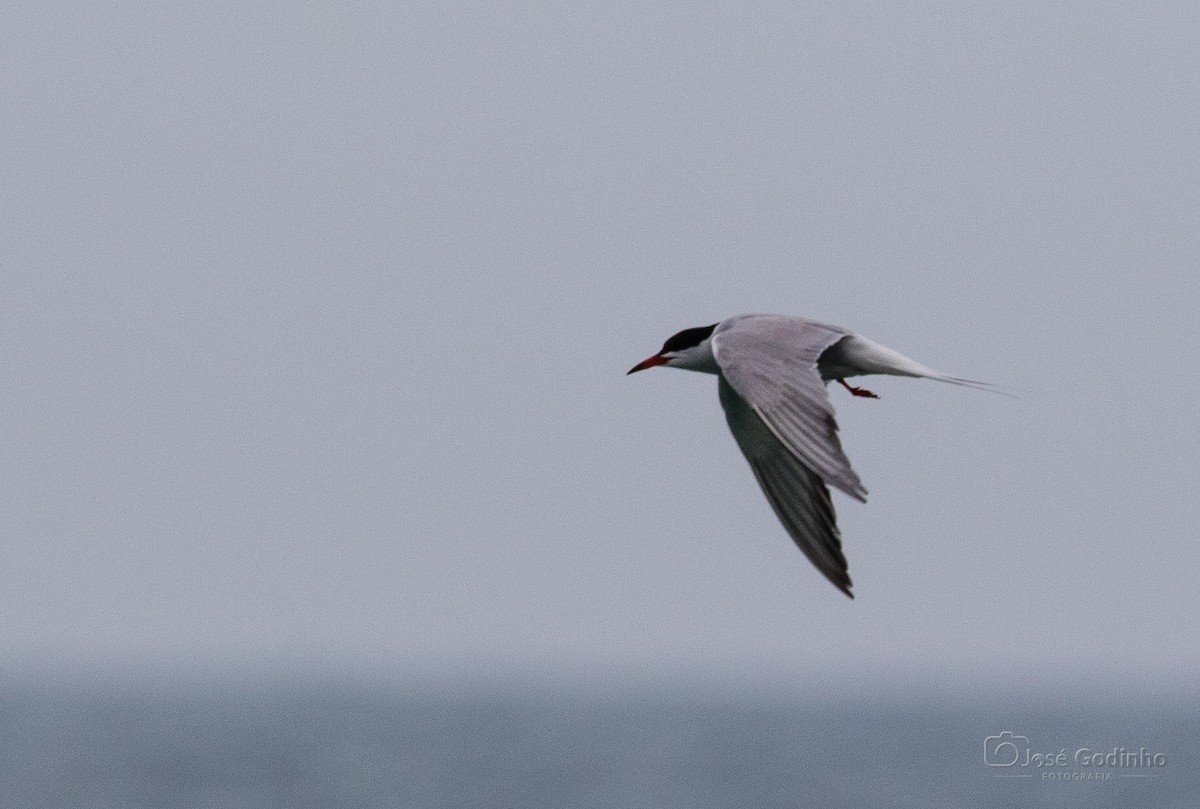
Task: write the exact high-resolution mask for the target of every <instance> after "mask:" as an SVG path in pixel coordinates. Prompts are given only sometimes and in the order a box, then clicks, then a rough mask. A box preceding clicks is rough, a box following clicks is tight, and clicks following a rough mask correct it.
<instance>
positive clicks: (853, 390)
mask: <svg viewBox="0 0 1200 809" xmlns="http://www.w3.org/2000/svg"><path fill="white" fill-rule="evenodd" d="M838 382H840V383H841V384H842V387H843V388H845V389H846V390H848V391H850V392H851V393H853V394H854V395H855V396H865V397H866V398H868V399H878V398H879V394H878V393H871V391H869V390H867V389H866V388H856V387H854V386H853V385H847V384H846V380H844V379H839V380H838Z"/></svg>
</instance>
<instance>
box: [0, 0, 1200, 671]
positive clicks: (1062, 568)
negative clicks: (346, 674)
mask: <svg viewBox="0 0 1200 809" xmlns="http://www.w3.org/2000/svg"><path fill="white" fill-rule="evenodd" d="M1139 9H1141V7H1139ZM1197 30H1200V11H1197V10H1196V7H1193V6H1190V5H1188V4H1182V3H1180V4H1167V5H1163V6H1161V7H1155V8H1154V9H1152V10H1151V9H1150V8H1148V7H1146V8H1145V9H1143V10H1138V11H1136V12H1135V11H1133V10H1131V7H1129V6H1128V5H1127V4H1123V3H1093V2H1088V3H1055V4H1045V3H1002V4H995V3H987V4H969V3H952V4H946V3H901V4H898V3H891V2H877V3H857V4H855V3H837V4H796V3H751V4H745V3H742V4H728V3H722V4H712V5H709V6H697V5H696V4H694V3H657V2H656V3H644V2H626V3H588V4H578V5H572V4H560V3H543V4H520V5H512V4H505V3H493V2H488V3H478V4H446V3H419V4H414V3H394V2H380V3H360V4H351V5H349V6H347V5H346V4H335V5H330V4H318V3H295V2H278V3H262V2H251V3H246V2H237V3H232V2H225V3H205V4H198V5H197V4H192V5H179V4H153V3H132V2H120V3H104V4H78V3H70V4H66V3H63V4H58V3H36V4H35V3H25V4H20V6H19V7H17V8H14V9H12V10H10V11H9V12H8V13H6V15H5V22H4V25H3V26H2V28H0V99H2V103H3V115H2V116H0V172H2V175H0V176H2V182H0V221H2V223H3V234H2V236H0V369H2V374H0V380H2V381H0V386H2V392H3V406H2V407H0V431H2V434H3V441H2V442H0V447H2V448H0V474H2V476H3V479H2V481H0V484H2V485H0V536H2V539H3V543H2V550H0V614H2V615H3V620H2V621H0V655H2V658H0V662H3V664H4V665H6V666H8V667H15V668H18V669H19V668H22V667H28V666H37V667H46V666H49V667H51V668H54V667H57V666H73V667H76V668H78V667H79V666H80V665H82V666H83V667H84V668H85V669H86V668H88V667H92V668H95V669H96V670H100V669H102V668H112V667H117V668H121V667H132V668H135V669H136V668H138V667H142V668H153V667H155V666H160V665H163V666H165V665H185V666H191V665H195V666H214V665H215V666H221V665H256V666H265V667H267V668H270V667H272V666H282V665H286V666H292V667H294V666H296V665H300V666H311V667H313V668H320V667H327V668H328V667H332V668H340V669H343V670H346V671H355V670H360V669H361V670H366V669H372V670H382V671H389V672H393V673H398V674H408V673H412V672H435V673H436V672H439V671H462V670H477V671H480V672H484V673H487V672H509V673H513V672H515V673H518V674H531V675H533V676H546V675H550V676H553V675H555V674H558V673H562V672H568V673H585V672H586V673H590V674H591V675H593V676H596V675H599V676H604V675H605V673H613V674H614V675H615V674H617V673H622V674H624V673H632V674H635V675H638V676H649V677H666V678H671V677H676V676H707V675H711V674H718V675H722V676H724V675H728V676H734V677H737V676H779V677H784V678H788V679H791V680H793V681H804V680H805V679H806V678H811V679H813V680H823V679H830V680H836V679H838V678H842V677H850V676H860V675H862V674H863V673H864V672H867V673H874V674H879V675H881V676H883V677H884V678H885V679H894V680H897V681H908V680H919V679H921V678H926V677H940V678H944V679H948V680H953V679H957V678H965V679H966V680H972V679H974V680H980V681H983V680H996V679H1001V680H1003V679H1005V678H1010V677H1013V678H1015V677H1022V678H1025V679H1027V680H1029V681H1031V682H1032V683H1033V684H1034V685H1048V684H1053V683H1062V682H1067V681H1074V680H1076V679H1077V678H1089V679H1090V678H1101V679H1107V680H1111V681H1116V682H1128V683H1140V682H1150V681H1160V682H1164V683H1173V684H1175V685H1184V686H1189V685H1194V684H1195V678H1196V675H1195V661H1196V660H1197V659H1200V640H1198V633H1197V632H1196V626H1198V625H1200V599H1197V597H1196V592H1195V591H1196V577H1197V568H1198V563H1200V550H1197V516H1198V510H1197V502H1198V495H1200V491H1198V483H1197V480H1198V479H1200V474H1198V473H1200V464H1198V463H1197V455H1198V452H1200V438H1198V430H1197V417H1196V410H1197V407H1196V396H1197V383H1198V381H1200V379H1198V376H1200V375H1198V374H1197V357H1198V356H1200V339H1198V337H1197V325H1198V323H1197V320H1198V318H1197V314H1196V312H1197V302H1198V301H1200V281H1198V280H1197V272H1196V271H1197V268H1198V267H1200V102H1198V101H1197V95H1196V80H1197V76H1200V50H1198V49H1197V47H1196V31H1197ZM753 311H769V312H781V313H786V314H797V315H806V316H810V317H813V318H816V319H820V320H824V321H827V322H832V323H836V324H839V325H842V326H845V327H847V328H851V329H854V330H857V331H860V332H862V333H864V334H866V335H868V336H870V337H872V338H873V339H876V340H878V341H880V342H883V343H884V344H886V345H889V346H891V347H894V348H896V349H898V350H900V351H902V352H904V353H906V354H908V355H910V356H912V357H914V358H915V359H917V360H919V361H921V362H924V363H926V364H928V365H931V366H933V367H936V368H939V369H943V370H946V371H948V372H951V373H954V374H957V375H962V376H967V377H971V378H977V379H986V380H990V381H993V382H998V383H1001V384H1004V385H1007V386H1009V387H1011V388H1014V389H1017V390H1019V391H1020V399H1019V400H1018V401H1013V400H1009V399H1005V398H1002V397H999V396H992V395H989V394H987V393H981V392H977V391H972V390H966V389H961V388H956V387H952V386H947V385H940V384H937V383H933V382H926V381H914V380H903V379H882V380H872V381H871V382H870V383H869V387H871V388H872V389H873V390H875V391H876V392H878V393H880V394H881V395H882V398H881V399H880V400H879V401H871V400H865V399H855V398H852V397H850V396H849V395H848V394H846V393H845V391H842V390H840V389H836V388H835V389H831V396H832V398H833V401H834V405H835V407H836V408H837V413H838V418H839V420H840V422H841V425H842V436H843V441H844V445H845V448H846V450H847V452H848V454H849V456H850V458H851V459H852V461H853V462H854V465H855V467H856V468H857V470H858V471H859V473H860V475H861V476H862V478H863V480H864V482H865V484H866V486H867V488H868V489H869V490H870V492H871V496H870V502H869V503H868V504H867V505H865V506H864V505H860V504H858V503H855V502H853V501H851V500H849V499H848V498H845V497H843V496H842V495H840V494H835V495H834V500H835V503H836V505H837V507H838V511H839V519H840V524H841V527H842V531H843V535H844V546H845V550H846V554H847V557H848V558H849V561H850V572H851V575H852V576H853V578H854V582H855V591H856V595H857V598H856V599H855V600H854V601H850V600H849V599H847V598H845V597H844V596H843V595H841V594H839V593H838V592H837V591H836V590H835V589H834V588H833V587H831V586H830V585H829V584H828V583H827V582H825V581H824V580H823V579H822V578H821V577H820V575H819V574H818V573H817V572H816V571H815V570H814V569H812V567H811V566H810V565H809V564H808V562H807V561H806V560H805V559H804V557H803V556H802V555H801V554H800V553H799V552H798V551H797V549H796V548H795V547H794V546H793V544H792V543H791V541H790V540H789V539H788V537H787V535H786V534H785V533H784V530H783V528H782V527H781V526H780V525H779V524H778V523H777V521H776V519H775V517H774V515H773V514H772V513H771V510H770V508H769V507H768V506H767V504H766V501H765V500H764V499H763V497H762V496H761V494H760V493H759V491H758V490H757V487H756V485H755V483H754V480H753V478H752V476H751V474H750V471H749V468H748V467H747V466H746V464H745V462H744V460H743V459H742V458H741V456H740V455H739V454H738V451H737V448H736V445H735V444H734V442H733V440H732V438H731V437H730V436H729V435H728V431H727V429H726V426H725V423H724V419H723V417H722V414H721V411H720V407H719V405H718V402H717V394H716V384H715V381H714V379H713V378H712V377H709V376H703V375H699V374H689V373H686V372H680V371H675V370H658V371H654V372H651V373H646V374H641V375H638V376H633V377H628V378H627V377H625V376H624V372H625V371H626V370H627V369H628V368H629V367H630V366H631V365H632V364H634V363H635V362H637V361H638V360H640V359H642V358H643V357H645V356H647V355H648V354H651V353H653V352H655V351H656V350H657V349H658V347H659V346H660V345H661V343H662V341H663V340H664V339H665V338H666V337H668V336H669V335H671V334H672V333H674V332H675V331H678V330H679V329H682V328H685V327H688V326H697V325H704V324H707V323H712V322H714V321H716V320H718V319H720V318H722V317H726V316H729V315H733V314H739V313H743V312H753Z"/></svg>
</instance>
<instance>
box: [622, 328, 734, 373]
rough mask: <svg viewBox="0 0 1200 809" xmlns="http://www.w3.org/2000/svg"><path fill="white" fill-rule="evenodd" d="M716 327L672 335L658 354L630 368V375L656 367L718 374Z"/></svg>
mask: <svg viewBox="0 0 1200 809" xmlns="http://www.w3.org/2000/svg"><path fill="white" fill-rule="evenodd" d="M716 327H717V324H716V323H714V324H712V325H711V326H697V327H696V328H693V329H684V330H683V331H681V332H679V333H678V334H673V335H671V336H670V337H668V338H667V341H666V342H665V343H663V347H662V349H661V350H660V351H659V352H658V353H657V354H655V355H654V356H653V357H647V358H646V359H644V360H642V361H641V362H639V363H638V364H637V365H635V366H633V367H632V368H630V369H629V373H630V374H632V373H634V372H636V371H644V370H646V369H647V368H653V367H654V366H656V365H669V366H671V367H672V368H686V369H688V370H690V371H706V372H708V373H716V372H717V369H716V360H715V359H714V358H713V352H712V333H713V329H715V328H716ZM626 376H628V374H626Z"/></svg>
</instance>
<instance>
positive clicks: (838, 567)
mask: <svg viewBox="0 0 1200 809" xmlns="http://www.w3.org/2000/svg"><path fill="white" fill-rule="evenodd" d="M717 390H718V392H719V393H720V396H721V406H722V407H723V408H724V409H725V419H726V421H728V422H729V429H730V430H731V431H732V432H733V437H734V439H736V440H737V443H738V446H739V447H740V448H741V450H742V454H743V455H745V456H746V460H747V461H749V462H750V468H751V469H752V470H753V471H754V477H755V478H756V479H757V480H758V485H759V486H761V487H762V490H763V494H765V495H766V496H767V501H768V502H769V503H770V504H771V508H772V509H774V511H775V514H776V516H778V517H779V521H780V522H782V523H783V527H784V528H786V529H787V532H788V534H789V535H791V537H792V539H793V540H795V542H796V545H797V546H799V548H800V550H801V551H803V552H804V555H805V556H807V557H808V559H809V561H810V562H812V563H813V564H814V565H816V568H817V570H819V571H821V573H822V574H824V576H825V578H827V579H829V580H830V581H831V582H833V584H834V586H835V587H837V588H838V589H839V590H841V591H842V592H843V593H845V594H846V595H848V596H850V597H851V598H854V593H852V592H851V591H850V587H851V582H850V575H849V573H848V572H847V571H848V566H847V564H846V557H845V556H844V555H843V554H842V539H841V534H840V533H839V532H838V528H837V515H836V513H835V512H834V510H833V503H832V501H831V500H830V498H829V487H827V486H826V485H825V482H824V481H823V480H822V479H821V477H820V476H819V475H818V474H817V473H816V472H814V471H813V470H812V469H811V468H809V467H808V466H807V465H806V464H805V463H804V462H803V461H801V460H800V458H798V457H797V456H796V454H795V453H793V452H792V451H791V450H790V449H789V448H788V447H787V446H785V445H784V443H783V442H782V441H780V440H779V438H778V436H777V435H776V433H775V431H774V430H772V429H771V428H770V426H769V425H768V424H767V423H766V422H765V421H764V420H763V418H762V416H761V415H760V414H759V412H758V411H757V410H756V408H754V407H753V406H752V405H751V404H750V403H749V402H748V401H746V399H745V398H743V397H742V396H740V395H739V394H738V393H737V391H735V390H734V389H733V387H732V386H731V385H730V384H729V382H728V381H726V379H725V377H724V376H723V375H722V376H720V377H718V382H717Z"/></svg>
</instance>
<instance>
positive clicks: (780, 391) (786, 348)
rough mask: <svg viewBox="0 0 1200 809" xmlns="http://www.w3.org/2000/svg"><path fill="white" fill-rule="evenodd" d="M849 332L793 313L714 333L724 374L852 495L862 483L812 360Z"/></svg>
mask: <svg viewBox="0 0 1200 809" xmlns="http://www.w3.org/2000/svg"><path fill="white" fill-rule="evenodd" d="M848 334H849V332H846V331H844V330H842V329H838V328H835V327H833V326H826V325H824V324H821V323H814V322H812V321H808V320H802V319H800V318H793V317H780V316H772V315H753V316H747V317H741V318H731V319H730V320H727V321H724V322H723V323H722V324H721V325H720V326H718V328H717V329H716V331H715V332H714V333H713V338H712V345H713V356H714V357H715V358H716V361H717V365H718V366H719V367H720V369H721V377H722V378H723V379H725V380H726V381H727V382H728V384H729V386H730V387H731V388H732V389H733V390H734V391H735V392H736V393H737V395H738V396H739V397H741V398H742V399H743V400H745V401H746V402H747V403H748V404H749V406H750V407H751V408H752V409H753V410H754V412H755V413H756V414H758V416H759V417H760V418H761V419H762V422H763V424H765V425H766V427H767V428H768V429H769V430H770V431H771V433H773V434H774V435H775V437H776V438H777V439H778V440H779V442H780V443H781V444H782V445H783V446H784V447H786V449H787V450H788V451H789V452H790V453H791V454H792V455H793V456H794V457H795V458H796V459H797V460H799V461H800V463H801V464H803V465H804V466H806V467H808V469H810V470H811V471H812V472H815V473H816V474H817V475H818V476H820V478H821V479H822V480H824V481H825V482H826V483H827V484H829V485H830V486H833V487H835V488H837V489H840V490H841V491H843V492H845V493H846V494H848V495H849V496H851V497H853V498H855V499H856V500H859V501H862V502H866V499H867V490H866V488H865V487H864V486H863V484H862V481H861V480H860V479H859V477H858V474H857V473H856V472H855V471H854V469H853V467H851V465H850V459H849V458H847V457H846V453H845V451H844V450H843V449H842V442H841V441H840V440H839V439H838V426H837V421H836V420H835V419H834V415H833V404H832V403H831V402H830V401H829V394H828V393H827V392H826V390H825V381H824V380H822V379H821V374H820V371H819V370H818V369H817V361H818V359H819V358H820V356H821V354H822V353H823V352H824V351H825V350H826V349H827V348H829V347H830V346H832V345H834V344H835V343H837V342H838V341H839V340H841V339H843V338H844V337H846V336H847V335H848Z"/></svg>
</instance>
